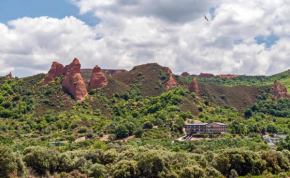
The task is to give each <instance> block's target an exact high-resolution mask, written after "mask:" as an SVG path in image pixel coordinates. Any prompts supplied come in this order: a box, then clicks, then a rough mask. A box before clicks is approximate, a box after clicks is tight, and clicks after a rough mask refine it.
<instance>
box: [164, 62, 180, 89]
mask: <svg viewBox="0 0 290 178" xmlns="http://www.w3.org/2000/svg"><path fill="white" fill-rule="evenodd" d="M167 72H168V73H169V80H168V82H167V84H166V88H167V89H170V88H175V87H178V84H177V83H176V81H175V80H174V78H173V76H172V71H171V70H170V69H169V68H168V67H167Z"/></svg>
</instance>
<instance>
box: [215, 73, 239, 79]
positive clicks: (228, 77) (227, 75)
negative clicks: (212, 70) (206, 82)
mask: <svg viewBox="0 0 290 178" xmlns="http://www.w3.org/2000/svg"><path fill="white" fill-rule="evenodd" d="M235 77H237V75H231V74H226V75H224V74H221V75H219V78H220V79H223V78H226V79H232V78H235Z"/></svg>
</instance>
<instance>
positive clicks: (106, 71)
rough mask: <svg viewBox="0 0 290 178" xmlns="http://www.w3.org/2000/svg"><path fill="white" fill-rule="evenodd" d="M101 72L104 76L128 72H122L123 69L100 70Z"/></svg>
mask: <svg viewBox="0 0 290 178" xmlns="http://www.w3.org/2000/svg"><path fill="white" fill-rule="evenodd" d="M102 72H103V73H104V74H105V75H116V74H123V73H127V72H128V71H127V70H124V69H116V70H114V69H102Z"/></svg>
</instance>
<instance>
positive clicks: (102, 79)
mask: <svg viewBox="0 0 290 178" xmlns="http://www.w3.org/2000/svg"><path fill="white" fill-rule="evenodd" d="M107 84H108V80H107V78H106V76H105V75H104V74H103V73H102V70H101V68H100V67H99V66H97V65H96V66H95V67H94V70H93V73H92V77H91V81H90V86H89V90H92V89H97V88H102V87H103V86H105V85H107Z"/></svg>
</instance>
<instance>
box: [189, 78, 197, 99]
mask: <svg viewBox="0 0 290 178" xmlns="http://www.w3.org/2000/svg"><path fill="white" fill-rule="evenodd" d="M188 90H189V91H190V93H192V92H194V93H195V95H196V96H197V97H198V96H199V94H198V86H197V81H196V78H193V80H192V82H191V83H190V85H189V87H188Z"/></svg>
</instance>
